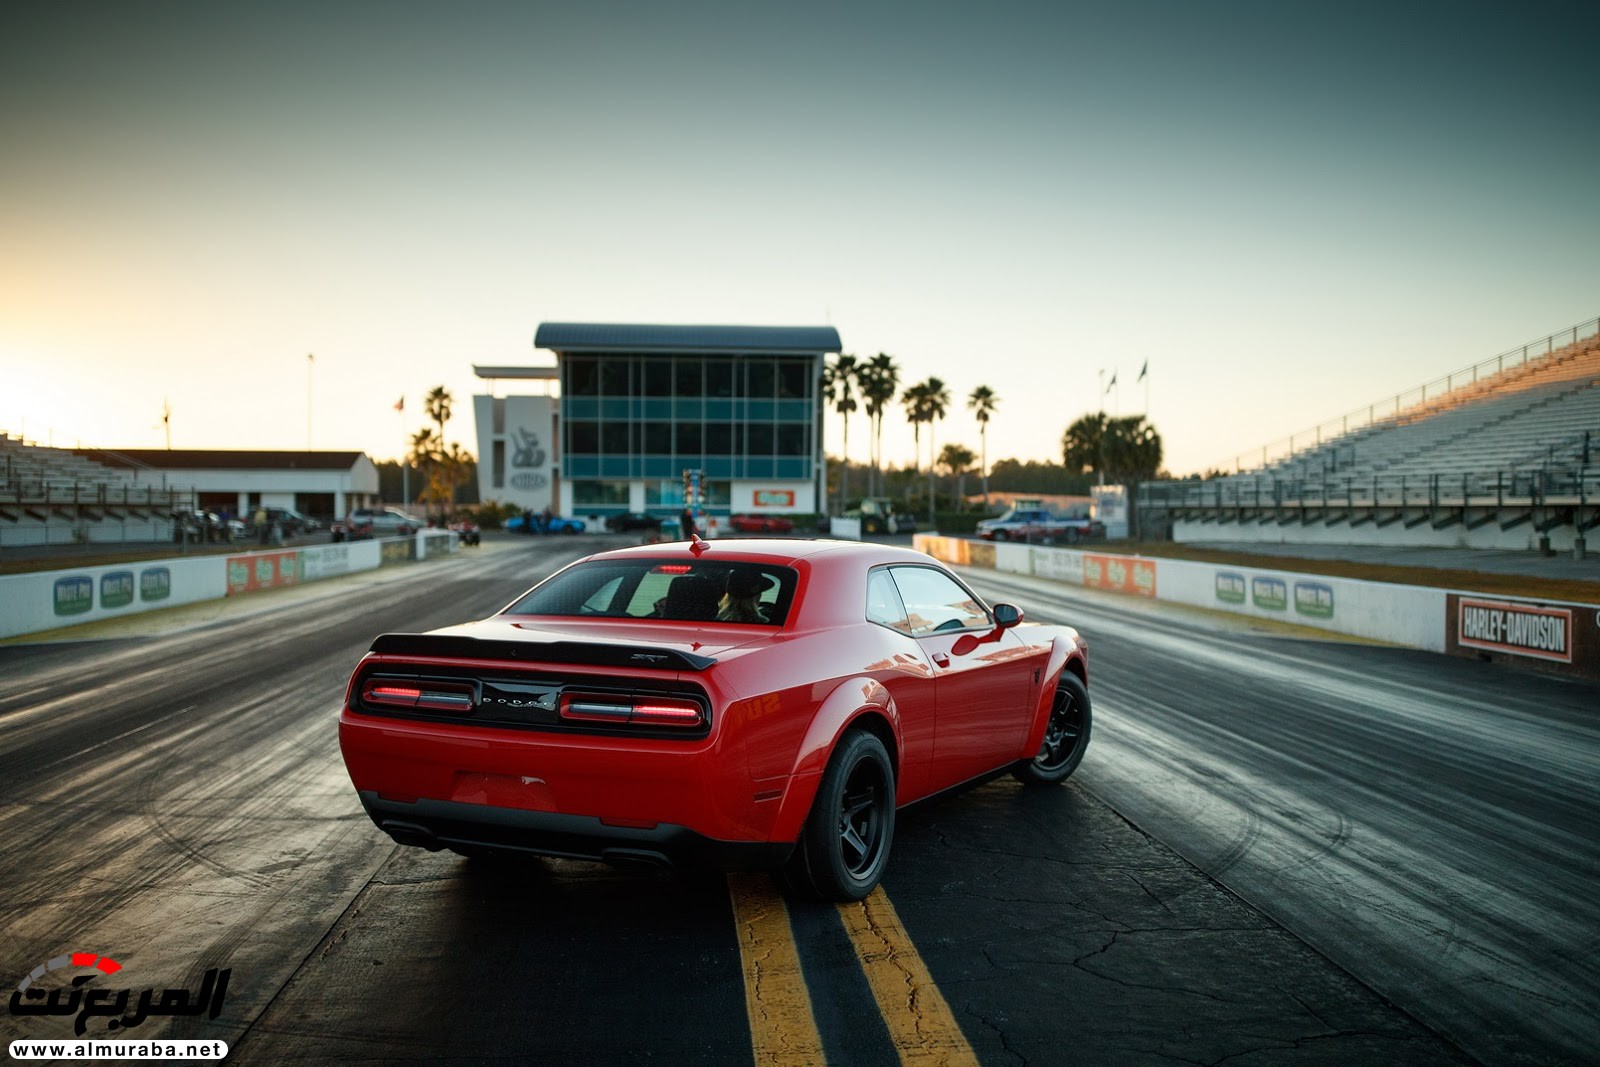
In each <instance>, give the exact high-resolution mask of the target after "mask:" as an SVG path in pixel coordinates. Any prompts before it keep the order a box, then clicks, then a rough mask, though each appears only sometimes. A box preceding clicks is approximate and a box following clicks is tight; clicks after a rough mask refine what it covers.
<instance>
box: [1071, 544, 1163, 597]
mask: <svg viewBox="0 0 1600 1067" xmlns="http://www.w3.org/2000/svg"><path fill="white" fill-rule="evenodd" d="M1083 584H1084V585H1086V586H1089V587H1090V588H1091V589H1109V590H1111V591H1112V592H1114V593H1130V594H1132V595H1134V596H1144V597H1151V598H1154V597H1155V595H1156V562H1155V560H1153V559H1132V558H1129V557H1128V556H1100V555H1096V554H1094V553H1091V552H1085V553H1084V554H1083Z"/></svg>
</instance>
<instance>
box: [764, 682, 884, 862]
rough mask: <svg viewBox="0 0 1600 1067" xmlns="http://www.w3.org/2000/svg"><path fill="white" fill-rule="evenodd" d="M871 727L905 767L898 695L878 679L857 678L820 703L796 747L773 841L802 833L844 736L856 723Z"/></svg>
mask: <svg viewBox="0 0 1600 1067" xmlns="http://www.w3.org/2000/svg"><path fill="white" fill-rule="evenodd" d="M857 725H860V726H862V727H863V728H865V729H870V730H872V731H873V732H874V733H876V734H878V736H879V737H880V738H881V739H882V740H883V742H884V747H885V748H887V749H888V750H889V758H890V759H891V760H893V761H894V765H895V776H896V778H897V779H898V777H899V772H900V753H901V751H902V749H903V746H902V744H901V739H902V733H901V728H900V711H899V709H898V708H897V707H896V706H895V702H894V697H893V696H891V695H890V693H889V690H888V689H887V688H885V687H884V686H883V685H882V684H881V683H879V682H877V681H875V680H874V679H872V678H851V679H850V680H849V681H846V682H841V683H840V684H839V685H837V686H835V687H834V690H833V692H831V693H829V694H828V696H827V697H826V698H825V699H824V700H823V701H822V703H821V704H820V705H819V706H818V707H817V710H816V713H815V714H814V715H813V716H812V717H811V724H810V726H809V727H807V729H806V732H805V736H804V737H803V738H802V739H801V741H800V747H799V749H798V750H797V751H796V752H795V758H794V767H793V769H792V770H791V771H790V772H789V782H788V785H787V786H786V788H785V789H784V794H783V801H782V803H781V805H780V806H779V808H778V816H777V818H776V819H774V820H773V824H772V837H771V840H773V841H794V840H797V839H798V838H799V837H800V828H801V827H802V826H804V825H805V821H806V816H808V815H810V814H811V804H812V802H813V801H814V800H815V799H816V795H817V785H818V783H819V782H820V781H821V779H822V772H823V770H824V769H826V767H827V766H828V760H829V758H830V757H832V755H833V750H834V748H835V747H836V746H837V745H838V743H839V738H840V737H842V736H844V732H845V731H846V730H848V729H850V728H851V727H852V726H857Z"/></svg>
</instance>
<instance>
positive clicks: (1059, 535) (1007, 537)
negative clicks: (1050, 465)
mask: <svg viewBox="0 0 1600 1067" xmlns="http://www.w3.org/2000/svg"><path fill="white" fill-rule="evenodd" d="M977 532H978V536H979V537H981V538H983V539H984V540H985V541H1029V542H1035V541H1040V542H1054V541H1065V542H1067V543H1068V544H1072V543H1075V542H1077V541H1081V540H1085V539H1087V538H1092V537H1104V536H1105V534H1106V528H1105V526H1103V525H1102V524H1100V523H1098V522H1096V521H1095V520H1093V519H1091V518H1088V517H1087V516H1082V515H1056V514H1054V513H1053V512H1051V511H1049V510H1047V509H1045V508H1012V509H1011V510H1009V511H1007V512H1006V513H1005V514H1004V515H1001V516H1000V517H999V518H997V519H984V520H983V521H982V522H980V523H978V530H977Z"/></svg>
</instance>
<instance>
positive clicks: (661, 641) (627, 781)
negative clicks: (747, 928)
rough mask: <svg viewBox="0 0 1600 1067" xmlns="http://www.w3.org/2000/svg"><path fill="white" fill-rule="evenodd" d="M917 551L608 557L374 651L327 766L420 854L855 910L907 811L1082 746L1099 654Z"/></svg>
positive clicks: (791, 543)
mask: <svg viewBox="0 0 1600 1067" xmlns="http://www.w3.org/2000/svg"><path fill="white" fill-rule="evenodd" d="M1021 621H1022V612H1021V611H1020V610H1018V609H1017V608H1016V607H1013V606H1011V605H1007V604H996V605H995V606H993V607H992V608H990V607H986V606H985V605H984V604H983V602H982V601H981V600H980V599H979V598H978V597H977V596H976V595H974V594H973V593H972V592H971V591H970V590H969V589H967V587H966V586H965V585H963V584H962V583H961V580H960V579H959V578H957V577H956V576H955V575H954V574H952V573H951V572H950V571H948V570H946V569H945V568H944V567H943V566H942V565H940V564H939V563H937V562H936V561H934V560H933V559H931V558H930V557H928V556H925V555H923V554H921V553H918V552H913V551H911V550H909V549H903V548H896V547H892V546H883V545H872V544H863V543H859V542H845V541H799V540H778V539H773V540H763V541H721V542H707V541H701V540H698V539H696V540H692V541H689V542H674V543H671V544H658V545H641V546H638V547H634V548H625V549H619V550H617V551H612V552H602V553H598V554H596V555H592V556H589V557H587V558H586V559H583V560H580V561H578V562H577V563H574V564H572V565H571V566H568V567H566V568H564V569H563V570H561V571H558V572H557V573H555V574H553V575H551V576H550V577H549V578H547V579H545V580H544V581H542V582H540V583H539V584H538V585H536V586H534V587H533V588H532V589H531V590H529V591H528V592H527V593H525V594H523V595H522V596H521V597H519V598H517V600H516V601H515V602H513V603H512V604H511V605H510V606H509V607H507V608H506V609H505V610H504V611H502V612H500V613H499V614H498V615H494V616H492V617H490V618H487V619H483V620H481V621H479V622H472V623H466V624H464V625H460V626H452V627H447V628H445V629H442V630H434V631H432V632H429V633H423V634H398V633H397V634H384V635H382V636H380V637H378V638H377V639H376V640H375V641H374V642H373V644H372V649H371V651H370V652H369V653H368V654H367V655H366V656H365V657H364V658H363V659H362V660H361V663H360V664H359V665H358V666H357V667H356V670H355V674H354V675H353V676H352V677H351V679H350V684H349V688H348V690H347V692H346V694H345V705H344V709H343V712H342V714H341V716H340V719H339V742H340V747H341V749H342V750H343V753H344V759H345V765H346V767H347V768H348V769H349V772H350V778H351V780H352V781H353V782H354V783H355V787H356V789H357V791H358V792H359V794H360V797H361V802H362V804H363V805H364V806H365V807H366V810H367V813H368V814H369V815H370V816H371V817H372V819H373V821H374V822H375V823H377V825H378V826H379V827H381V828H382V829H383V830H385V831H386V832H388V833H389V834H390V835H391V836H392V837H394V839H395V840H397V841H399V842H400V843H402V844H406V845H417V846H421V847H423V848H428V849H434V850H437V849H441V848H449V849H453V850H455V851H457V852H461V853H463V854H467V855H474V854H480V853H485V852H490V853H492V852H502V851H505V852H518V851H520V852H531V853H539V854H544V855H552V856H567V857H575V858H582V859H593V860H602V861H607V862H613V863H627V862H640V861H644V862H652V863H661V864H672V863H679V862H685V861H692V862H707V861H709V862H713V863H716V864H719V865H722V866H726V867H733V868H757V869H759V868H768V869H773V870H778V871H780V872H781V873H782V874H783V875H784V876H785V880H786V882H787V883H788V884H789V885H790V886H791V887H793V888H795V889H797V890H800V891H803V892H807V893H810V894H814V895H816V896H820V897H822V898H824V899H832V900H856V899H860V898H861V897H864V896H865V895H866V894H867V893H869V892H870V891H871V890H872V888H873V887H874V886H875V885H877V883H878V880H879V878H880V877H881V876H882V874H883V870H884V866H885V864H886V863H887V861H888V857H889V848H890V843H891V841H892V839H893V836H894V820H895V809H896V808H898V807H901V806H904V805H906V804H910V803H912V802H914V801H918V800H922V799H924V798H926V797H930V796H932V795H934V794H935V793H939V792H942V791H944V790H946V789H950V788H951V787H954V786H958V785H963V784H967V783H976V782H980V781H984V780H987V779H989V778H991V777H994V776H995V775H996V774H999V773H1003V772H1006V771H1011V772H1013V773H1015V774H1016V775H1017V776H1018V777H1019V778H1021V779H1022V780H1023V781H1024V782H1030V783H1038V784H1048V783H1055V782H1060V781H1062V780H1064V779H1065V778H1066V777H1067V776H1068V775H1070V774H1071V773H1072V772H1073V770H1074V769H1075V768H1076V767H1077V766H1078V762H1079V760H1081V759H1082V758H1083V752H1084V748H1085V747H1086V746H1087V744H1088V741H1089V728H1090V705H1089V693H1088V689H1087V681H1088V667H1087V649H1086V646H1085V644H1084V640H1083V638H1082V637H1080V636H1079V635H1078V633H1077V631H1076V630H1073V629H1072V628H1070V627H1064V626H1063V627H1051V626H1037V625H1032V624H1029V625H1019V624H1020V623H1021Z"/></svg>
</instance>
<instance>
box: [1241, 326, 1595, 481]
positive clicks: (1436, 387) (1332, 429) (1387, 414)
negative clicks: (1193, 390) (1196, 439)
mask: <svg viewBox="0 0 1600 1067" xmlns="http://www.w3.org/2000/svg"><path fill="white" fill-rule="evenodd" d="M1595 336H1600V316H1596V317H1595V318H1592V319H1589V320H1587V321H1585V322H1580V323H1577V324H1576V325H1574V326H1570V327H1568V328H1566V329H1564V330H1558V331H1556V332H1555V333H1552V334H1550V335H1549V336H1547V337H1541V338H1539V339H1538V340H1536V341H1530V342H1529V343H1527V344H1525V345H1521V346H1520V347H1517V348H1510V349H1507V350H1506V351H1504V352H1501V353H1500V354H1498V355H1494V356H1490V357H1489V358H1488V359H1484V360H1480V361H1478V362H1477V363H1474V364H1471V365H1470V366H1467V367H1463V368H1461V369H1460V370H1457V371H1452V372H1450V373H1449V374H1446V375H1444V376H1443V377H1439V378H1435V379H1433V380H1432V381H1427V382H1423V383H1422V384H1421V385H1418V386H1415V387H1413V388H1411V389H1407V390H1405V391H1404V392H1401V393H1396V394H1395V395H1394V396H1393V397H1390V398H1386V399H1384V400H1379V401H1376V402H1374V403H1371V404H1368V405H1367V406H1366V407H1364V408H1358V409H1357V410H1355V411H1351V412H1348V413H1346V414H1344V415H1342V416H1340V417H1338V418H1336V419H1329V420H1328V421H1327V422H1324V423H1321V424H1319V425H1317V426H1313V427H1311V428H1310V429H1309V430H1301V431H1299V432H1298V433H1293V434H1290V435H1289V436H1288V437H1286V438H1281V439H1279V440H1277V441H1273V442H1271V443H1269V444H1265V445H1262V446H1261V449H1260V452H1259V454H1258V453H1257V452H1256V451H1255V450H1254V449H1252V450H1251V451H1249V452H1240V453H1238V454H1237V455H1235V456H1233V457H1231V458H1229V459H1228V460H1226V461H1224V462H1223V463H1222V464H1220V465H1218V466H1216V467H1215V468H1214V469H1217V470H1222V471H1224V472H1228V471H1233V472H1242V471H1244V470H1246V469H1249V468H1251V467H1256V466H1260V467H1266V466H1268V465H1270V464H1272V463H1275V462H1279V461H1282V460H1288V459H1293V458H1294V457H1295V456H1296V455H1298V454H1299V453H1300V452H1304V451H1306V450H1307V449H1311V448H1320V447H1322V445H1323V444H1324V443H1326V442H1329V441H1333V440H1335V439H1337V438H1340V437H1344V436H1346V435H1347V434H1351V433H1354V432H1356V431H1358V430H1362V429H1366V428H1368V427H1373V426H1381V425H1387V424H1389V423H1392V422H1394V421H1395V420H1396V419H1397V418H1399V417H1401V416H1403V415H1404V414H1405V413H1406V412H1408V411H1414V410H1416V409H1419V408H1422V407H1424V406H1425V405H1426V404H1427V403H1428V402H1429V400H1430V399H1432V400H1435V401H1437V400H1442V399H1443V398H1444V397H1445V396H1447V395H1448V394H1450V393H1452V392H1454V391H1455V390H1456V389H1458V388H1461V387H1464V386H1469V385H1475V384H1478V383H1479V382H1488V381H1490V380H1492V379H1494V378H1495V377H1496V376H1498V375H1504V374H1505V373H1506V372H1507V371H1517V370H1520V369H1522V368H1525V367H1527V365H1528V363H1529V362H1530V361H1532V360H1536V359H1540V358H1542V357H1544V356H1548V355H1551V354H1553V353H1554V352H1555V351H1556V350H1557V349H1558V348H1565V347H1567V346H1568V345H1575V344H1577V343H1578V342H1579V341H1582V340H1587V339H1588V338H1590V337H1595Z"/></svg>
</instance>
